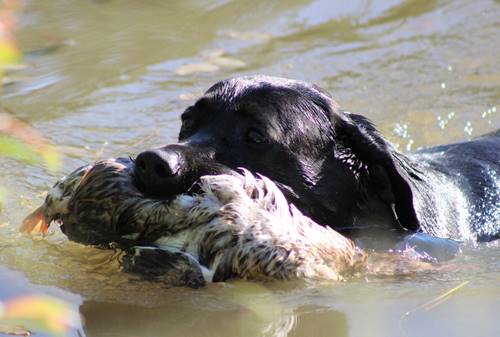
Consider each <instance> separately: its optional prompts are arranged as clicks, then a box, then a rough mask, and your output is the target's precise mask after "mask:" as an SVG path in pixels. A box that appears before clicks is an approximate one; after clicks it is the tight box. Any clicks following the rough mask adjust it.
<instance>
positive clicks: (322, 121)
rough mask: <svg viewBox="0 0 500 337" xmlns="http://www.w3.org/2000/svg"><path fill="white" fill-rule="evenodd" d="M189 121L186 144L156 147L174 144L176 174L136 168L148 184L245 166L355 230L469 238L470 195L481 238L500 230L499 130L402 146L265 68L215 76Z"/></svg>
mask: <svg viewBox="0 0 500 337" xmlns="http://www.w3.org/2000/svg"><path fill="white" fill-rule="evenodd" d="M182 121H183V122H182V128H181V130H180V134H179V143H178V144H171V145H167V146H165V147H163V148H161V149H160V150H156V151H160V152H164V153H171V152H175V154H176V158H177V159H176V161H177V164H178V168H177V169H176V170H173V171H172V172H170V173H169V174H171V175H172V176H171V177H169V179H168V180H162V179H160V178H161V177H160V178H158V177H157V176H156V175H155V174H153V175H151V174H150V172H146V173H144V172H143V173H141V172H137V176H138V183H139V185H140V186H141V189H142V190H143V191H144V192H145V193H150V194H154V195H160V196H166V195H167V194H168V192H167V191H175V193H179V192H181V191H185V190H187V189H189V188H190V187H191V186H192V185H193V183H194V182H195V181H196V179H197V178H198V177H200V176H202V175H204V174H213V173H219V172H224V171H227V168H230V169H236V168H238V167H244V168H246V169H248V170H250V171H252V172H256V173H260V174H263V175H265V176H267V177H269V178H271V179H272V180H274V181H275V182H277V183H279V184H280V186H281V187H282V189H283V191H284V192H285V194H286V196H287V198H288V199H289V200H290V201H291V202H293V203H294V204H295V205H296V206H297V207H298V208H300V209H301V210H302V211H303V212H304V213H305V214H307V215H309V216H310V217H312V218H313V219H314V220H315V221H316V222H318V223H320V224H324V225H329V226H331V227H333V228H335V229H337V230H339V231H341V232H343V233H345V234H347V235H355V234H356V233H358V232H360V231H361V232H362V231H364V230H367V229H368V228H379V229H380V230H382V231H387V232H389V231H401V232H406V233H408V232H410V233H412V232H418V231H423V232H425V233H430V234H432V235H437V236H447V237H453V238H463V237H461V234H460V231H459V228H457V226H458V222H459V220H460V219H459V218H458V216H459V214H463V210H460V209H458V208H459V207H463V204H461V203H460V202H457V200H465V201H466V204H467V208H468V209H467V210H466V211H468V212H469V213H470V214H471V215H470V216H469V217H468V223H467V226H469V227H470V230H471V231H472V232H473V233H474V235H475V239H477V240H479V241H488V240H492V239H496V238H499V233H500V223H499V222H500V220H499V212H500V210H499V208H500V191H499V190H498V186H499V184H500V183H499V179H500V133H499V132H496V133H492V134H490V135H487V136H484V137H482V138H478V139H475V140H472V141H465V142H461V143H456V144H449V145H442V146H438V147H433V148H428V149H424V150H421V151H417V152H414V153H409V154H407V155H403V154H401V153H400V152H398V151H397V150H396V149H395V148H394V147H393V146H392V145H391V144H390V143H389V142H388V141H387V140H386V139H385V138H384V137H383V136H382V135H381V134H380V133H379V132H378V131H377V130H376V128H375V127H374V125H373V124H372V123H371V122H370V121H369V120H368V119H367V118H365V117H363V116H361V115H356V114H351V113H347V112H344V111H343V110H341V109H340V108H339V106H338V105H337V104H336V103H335V101H334V100H333V99H332V98H331V96H330V95H329V94H328V93H326V92H325V91H324V90H322V89H321V88H319V87H317V86H315V85H312V84H309V83H306V82H301V81H294V80H287V79H280V78H273V77H266V76H252V77H238V78H233V79H228V80H224V81H221V82H218V83H216V84H215V85H214V86H212V87H211V88H210V89H208V91H207V92H206V93H205V95H204V96H203V97H201V98H200V99H199V100H198V101H196V103H195V104H194V105H192V106H190V107H188V108H187V109H186V111H185V112H184V113H183V114H182ZM138 159H140V156H139V157H138ZM449 188H450V189H449ZM451 190H453V191H458V193H459V194H460V195H458V196H457V195H450V194H449V193H450V191H451ZM443 219H444V221H443ZM462 230H463V229H462Z"/></svg>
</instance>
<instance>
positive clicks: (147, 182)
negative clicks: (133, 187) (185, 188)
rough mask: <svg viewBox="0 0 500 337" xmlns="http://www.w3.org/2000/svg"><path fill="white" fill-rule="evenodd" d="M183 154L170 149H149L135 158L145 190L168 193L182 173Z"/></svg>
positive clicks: (156, 193)
mask: <svg viewBox="0 0 500 337" xmlns="http://www.w3.org/2000/svg"><path fill="white" fill-rule="evenodd" d="M180 167H181V156H180V154H179V153H178V152H177V151H174V150H169V149H157V150H149V151H145V152H142V153H140V154H139V155H138V156H137V158H136V160H135V173H136V178H137V180H138V182H139V185H140V187H142V188H143V189H144V191H143V192H145V193H149V194H154V195H165V194H168V192H169V188H172V187H173V186H172V185H173V184H175V180H176V178H177V177H178V176H179V174H180V172H179V171H180Z"/></svg>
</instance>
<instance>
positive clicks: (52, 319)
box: [0, 295, 80, 336]
mask: <svg viewBox="0 0 500 337" xmlns="http://www.w3.org/2000/svg"><path fill="white" fill-rule="evenodd" d="M0 308H1V309H2V310H0V326H1V329H2V331H0V332H8V331H9V332H16V331H17V332H19V333H21V332H25V335H27V336H29V335H30V334H31V332H32V331H36V332H46V333H50V334H53V335H57V336H64V335H65V334H66V333H67V332H68V330H69V329H77V328H79V326H80V315H79V314H78V312H76V311H75V310H74V309H73V308H72V307H71V305H70V304H69V303H67V302H65V301H63V300H60V299H57V298H54V297H49V296H45V295H25V296H21V297H16V298H14V299H11V300H9V301H7V302H6V303H4V304H3V305H2V304H1V303H0ZM26 333H27V334H26Z"/></svg>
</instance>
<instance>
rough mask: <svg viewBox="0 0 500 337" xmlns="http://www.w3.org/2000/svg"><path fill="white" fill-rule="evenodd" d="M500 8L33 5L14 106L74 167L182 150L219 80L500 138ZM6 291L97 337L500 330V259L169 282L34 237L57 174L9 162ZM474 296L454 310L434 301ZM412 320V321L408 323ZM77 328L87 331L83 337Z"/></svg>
mask: <svg viewBox="0 0 500 337" xmlns="http://www.w3.org/2000/svg"><path fill="white" fill-rule="evenodd" d="M499 6H500V4H499V3H498V1H466V0H460V1H458V0H457V1H419V0H407V1H404V0H391V1H368V0H367V1H361V0H359V1H350V2H348V3H347V2H343V3H342V5H341V6H340V5H332V2H331V1H327V0H323V1H321V0H320V1H305V0H303V1H300V0H294V1H287V2H286V3H285V2H272V3H271V2H267V1H252V2H245V1H223V0H213V1H168V2H167V1H162V0H148V1H132V0H124V1H104V0H102V1H97V0H95V1H69V0H65V1H64V0H51V1H34V0H33V1H25V6H24V8H22V9H21V10H19V11H18V13H17V14H18V21H19V23H18V24H19V27H18V28H19V30H18V32H17V37H18V40H19V43H20V45H21V47H22V49H23V51H24V52H25V64H26V67H25V68H24V69H22V70H18V71H15V72H12V73H9V74H8V76H9V82H10V83H9V84H8V85H6V86H5V87H4V90H3V94H2V96H1V104H2V106H3V107H5V108H8V109H9V110H11V111H12V112H13V113H14V114H15V115H16V116H17V117H19V118H22V119H24V120H26V121H28V122H29V123H30V124H32V125H34V126H35V127H36V128H38V129H39V130H40V131H41V132H42V133H43V134H44V135H45V136H46V137H48V138H49V139H50V140H51V141H52V142H53V143H55V144H56V145H57V146H58V147H59V149H60V151H61V152H62V154H63V157H64V165H63V171H64V172H68V171H70V170H72V169H74V168H76V167H77V166H79V165H81V164H83V163H86V162H88V161H91V160H94V159H96V158H101V157H109V156H116V155H135V154H137V153H138V152H139V151H141V150H143V149H147V148H149V147H152V146H155V145H159V144H163V143H167V142H172V141H175V139H176V136H177V134H176V133H177V130H178V129H179V120H178V116H179V114H180V113H181V112H182V111H183V109H184V108H185V107H186V106H187V105H189V104H190V103H191V102H192V101H193V100H194V98H195V97H196V95H199V94H200V93H201V92H203V91H204V90H205V89H206V88H208V87H209V86H210V85H211V84H212V83H214V82H215V81H217V80H219V79H222V78H224V77H228V76H234V75H241V74H253V73H265V74H270V75H276V76H284V77H292V78H298V79H303V80H307V81H313V82H316V83H317V84H319V85H321V86H323V87H324V88H326V89H327V90H328V91H330V92H331V93H332V94H333V95H334V97H335V98H336V99H337V100H338V101H339V102H340V104H341V105H342V106H343V107H344V108H346V109H347V110H349V111H352V112H357V113H362V114H365V115H367V116H368V117H370V118H371V119H372V120H373V121H374V122H376V124H377V125H378V127H379V129H380V130H381V131H382V132H383V133H384V134H385V135H386V136H387V137H388V138H389V139H390V140H391V141H393V142H394V143H396V144H398V146H399V148H400V149H401V150H403V151H407V150H413V149H417V148H419V147H422V146H429V145H434V144H439V143H445V142H451V141H456V140H462V139H468V138H471V137H474V136H476V135H479V134H481V133H485V132H488V131H493V130H495V129H498V128H499V127H500V118H499V115H498V114H499V112H498V111H497V109H498V104H499V101H500V89H499V88H500V65H499V63H498V55H500V38H499V34H498V27H499V24H500V22H499V20H498V17H499V14H500V7H499ZM0 172H2V174H1V175H0V186H4V187H5V188H6V189H7V190H8V192H9V198H8V201H7V203H6V204H5V205H4V210H3V212H2V213H0V224H2V225H0V265H1V266H2V267H1V269H0V298H6V297H9V296H12V295H13V294H19V293H22V292H32V291H36V292H38V291H41V292H45V293H50V294H53V295H55V296H59V297H62V298H66V299H67V300H69V301H71V302H72V303H74V305H75V306H77V307H79V310H80V312H81V314H82V316H83V317H84V321H85V324H84V328H83V330H84V331H81V332H80V334H82V335H83V334H84V335H86V336H89V337H91V336H238V335H241V336H274V335H276V336H287V335H288V336H350V337H354V336H433V337H434V336H436V337H438V336H499V335H500V327H499V326H498V324H497V320H498V318H497V316H498V315H497V311H498V310H497V309H498V307H499V306H500V282H499V281H500V260H499V256H500V255H499V253H500V249H499V248H498V245H492V246H491V247H477V248H474V249H470V250H468V251H467V252H465V253H464V255H463V256H461V257H460V258H459V259H457V260H456V261H453V262H452V263H450V264H449V265H448V266H447V269H446V270H443V271H442V272H439V273H435V274H431V275H422V276H416V277H411V278H406V279H384V280H374V279H370V280H359V281H353V282H347V283H341V284H337V283H335V284H320V285H315V286H309V287H304V286H303V285H298V284H293V283H263V284H255V283H248V282H231V283H227V284H214V285H210V286H209V287H208V288H207V289H203V290H190V289H178V288H176V289H165V288H164V287H163V286H161V285H158V284H152V283H147V282H142V281H139V280H136V279H133V278H132V277H130V276H128V275H124V274H123V273H120V271H119V265H118V262H117V260H118V256H117V255H118V254H117V253H116V252H111V251H103V250H98V249H95V248H89V247H83V246H80V245H77V244H74V243H71V242H68V241H67V240H66V239H65V238H64V237H63V236H62V235H60V234H58V233H56V234H53V235H51V236H49V237H48V238H47V239H30V238H26V237H21V236H19V235H18V234H17V227H18V225H19V223H20V220H21V219H22V218H23V216H24V215H26V214H27V213H28V212H29V211H31V210H32V209H33V208H34V207H35V206H38V204H39V203H41V201H42V193H43V191H45V190H46V189H47V187H48V186H49V185H51V184H52V183H53V182H54V181H55V179H56V175H54V174H51V173H47V172H46V171H45V170H44V168H43V167H42V166H41V165H39V166H29V165H25V164H20V163H18V162H15V161H13V160H9V159H5V158H0ZM464 281H468V283H467V284H466V285H464V286H463V287H461V288H460V289H459V290H457V291H456V292H454V293H453V294H452V295H450V296H449V297H448V298H447V300H446V301H444V302H442V303H439V304H438V305H435V306H433V305H425V304H426V303H427V302H429V301H431V300H432V299H435V298H437V297H438V296H440V295H442V294H444V293H446V292H447V291H448V290H450V289H453V288H454V287H456V286H458V285H460V284H462V282H464ZM406 312H409V314H408V315H406V316H405V313H406ZM72 334H73V335H77V332H76V331H73V332H72Z"/></svg>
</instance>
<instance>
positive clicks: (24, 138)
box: [0, 111, 61, 171]
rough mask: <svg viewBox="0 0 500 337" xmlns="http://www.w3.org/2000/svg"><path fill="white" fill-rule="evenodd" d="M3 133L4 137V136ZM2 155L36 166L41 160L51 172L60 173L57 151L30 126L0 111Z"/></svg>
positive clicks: (0, 153) (59, 160) (59, 159)
mask: <svg viewBox="0 0 500 337" xmlns="http://www.w3.org/2000/svg"><path fill="white" fill-rule="evenodd" d="M2 133H3V135H2ZM0 155H3V156H8V157H11V158H14V159H17V160H21V161H24V162H27V163H29V164H35V163H37V162H39V161H40V158H41V159H42V160H43V161H44V162H45V166H46V167H47V168H48V169H49V170H50V171H58V170H59V169H60V167H61V158H60V155H59V152H58V151H57V149H56V148H55V147H54V146H53V145H52V144H50V143H49V142H48V141H47V140H46V139H45V138H44V137H42V135H40V134H39V133H38V131H36V130H35V129H34V128H32V127H31V126H29V125H28V124H26V123H24V122H22V121H20V120H18V119H16V118H14V117H13V116H11V115H10V114H8V113H7V112H2V111H0Z"/></svg>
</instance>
